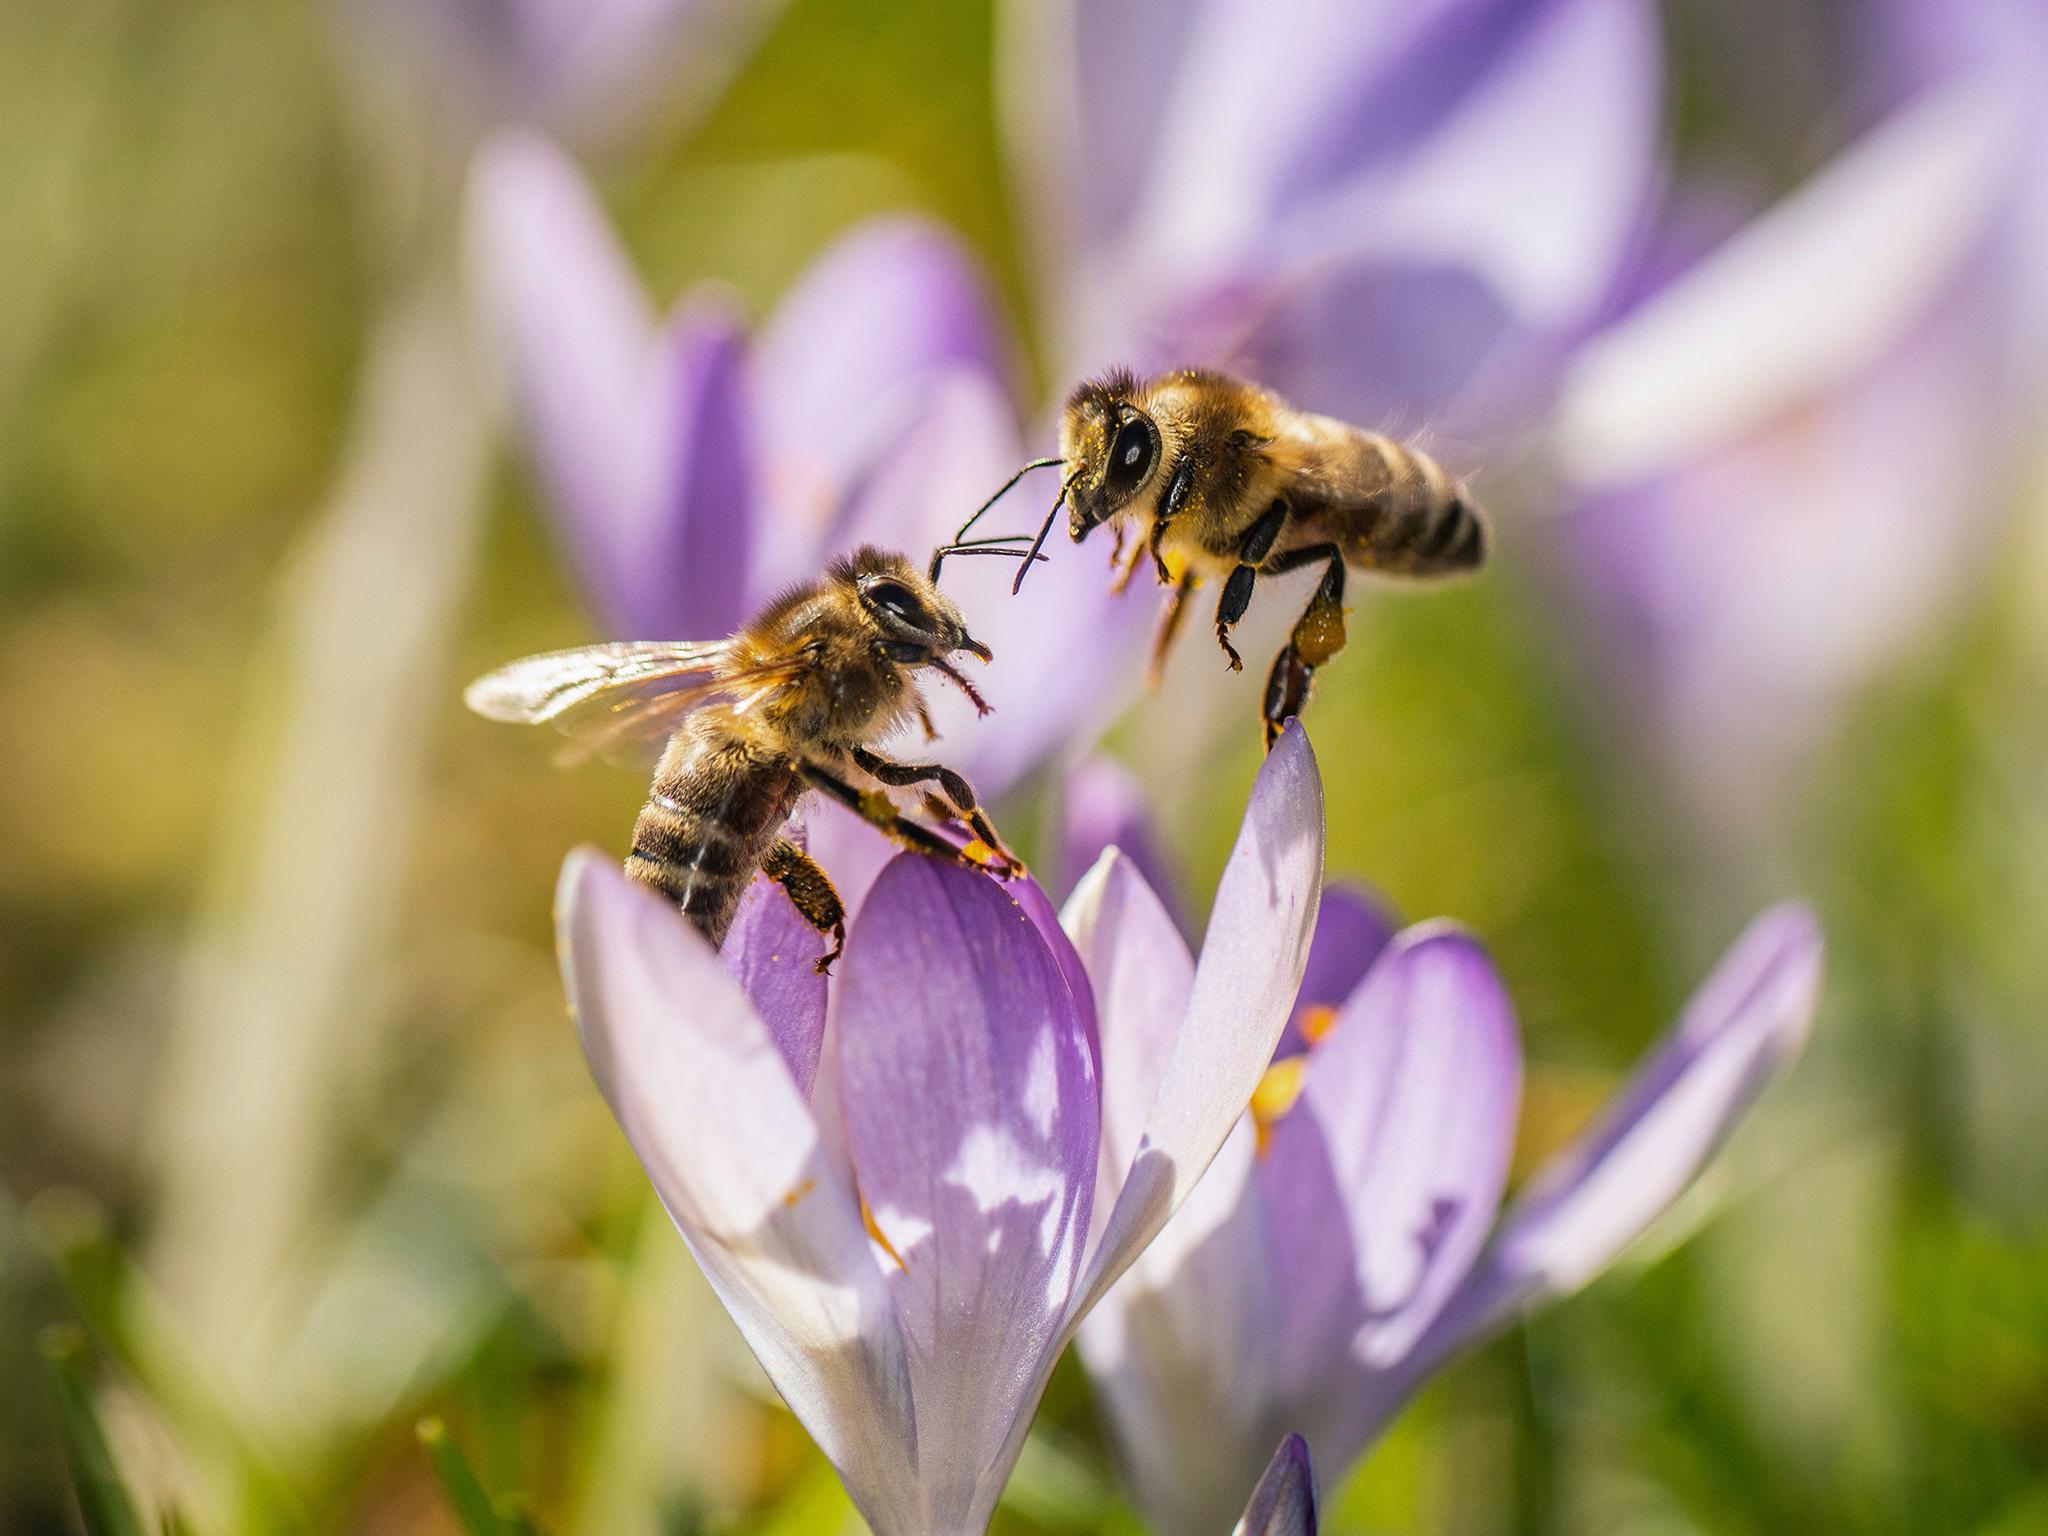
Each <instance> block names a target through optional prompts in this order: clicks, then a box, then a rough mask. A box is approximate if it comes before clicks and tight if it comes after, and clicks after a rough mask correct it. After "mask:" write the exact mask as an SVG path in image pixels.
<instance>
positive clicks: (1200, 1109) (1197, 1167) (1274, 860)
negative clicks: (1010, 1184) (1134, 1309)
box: [1072, 721, 1323, 1323]
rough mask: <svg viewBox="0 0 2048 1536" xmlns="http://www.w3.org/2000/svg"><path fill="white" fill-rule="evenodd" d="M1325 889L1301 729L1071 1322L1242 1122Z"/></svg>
mask: <svg viewBox="0 0 2048 1536" xmlns="http://www.w3.org/2000/svg"><path fill="white" fill-rule="evenodd" d="M1322 879H1323V788H1322V780H1321V778H1320V776H1319V775H1318V773H1317V771H1316V760H1315V753H1314V752H1313V750H1312V749H1311V748H1310V746H1309V744H1308V737H1307V735H1306V733H1304V732H1303V730H1302V728H1301V724H1300V722H1299V721H1293V722H1290V723H1289V725H1288V727H1287V729H1286V730H1284V731H1282V732H1281V734H1280V739H1279V740H1278V741H1276V742H1275V743H1274V745H1273V749H1272V751H1270V752H1268V753H1267V754H1266V761H1265V763H1264V764H1263V765H1262V766H1261V768H1260V769H1259V776H1258V779H1257V781H1256V782H1255V783H1254V784H1253V785H1252V793H1251V800H1250V802H1249V803H1248V804H1247V805H1246V807H1245V817H1244V825H1243V826H1242V827H1241V828H1240V829H1239V831H1238V837H1237V846H1236V847H1235V848H1234V849H1233V850H1232V851H1231V855H1230V862H1229V863H1228V864H1227V865H1226V866H1225V867H1224V871H1223V879H1222V881H1221V883H1220V884H1219V885H1218V886H1217V890H1216V902H1215V905H1214V907H1213V908H1212V910H1211V912H1210V915H1209V929H1208V932H1207V934H1206V935H1205V936H1204V938H1203V940H1202V953H1201V957H1200V959H1199V960H1198V961H1197V962H1196V965H1195V976H1194V983H1193V986H1192V987H1191V988H1190V991H1189V996H1188V1009H1187V1016H1186V1018H1185V1019H1184V1020H1183V1021H1182V1023H1181V1027H1180V1030H1179V1033H1178V1035H1177V1037H1176V1039H1175V1041H1174V1047H1173V1055H1172V1057H1171V1058H1170V1059H1169V1060H1168V1062H1167V1065H1166V1071H1165V1074H1164V1076H1163V1078H1162V1079H1161V1081H1160V1084H1159V1091H1158V1093H1157V1094H1156V1096H1155V1097H1154V1099H1153V1101H1152V1108H1151V1110H1150V1112H1149V1113H1148V1114H1147V1116H1146V1121H1145V1134H1144V1138H1143V1140H1142V1141H1141V1143H1140V1145H1139V1148H1138V1152H1137V1156H1136V1157H1135V1159H1134V1160H1133V1161H1132V1164H1131V1171H1130V1174H1129V1177H1128V1178H1126V1179H1125V1181H1124V1185H1123V1188H1122V1189H1120V1190H1119V1191H1118V1192H1117V1198H1116V1204H1115V1206H1114V1207H1113V1208H1112V1209H1111V1211H1110V1214H1109V1220H1108V1221H1107V1223H1105V1225H1104V1227H1103V1231H1102V1237H1101V1240H1100V1241H1099V1243H1098V1244H1097V1245H1096V1248H1095V1252H1094V1253H1093V1254H1092V1255H1091V1257H1090V1259H1089V1264H1088V1274H1087V1278H1086V1281H1085V1283H1084V1284H1083V1285H1082V1286H1081V1287H1080V1288H1079V1290H1078V1291H1077V1293H1076V1294H1077V1299H1076V1304H1075V1306H1074V1308H1073V1314H1072V1315H1073V1318H1074V1320H1075V1322H1077V1323H1078V1321H1079V1319H1080V1317H1081V1316H1082V1315H1084V1314H1085V1313H1086V1311H1087V1309H1088V1308H1089V1307H1090V1306H1092V1305H1093V1304H1094V1303H1095V1301H1096V1300H1097V1299H1098V1298H1099V1297H1100V1296H1101V1295H1102V1293H1103V1291H1105V1290H1106V1289H1108V1287H1109V1285H1110V1284H1111V1283H1112V1282H1113V1281H1114V1280H1115V1279H1116V1277H1117V1276H1118V1275H1120V1274H1122V1273H1123V1271H1124V1270H1125V1268H1126V1267H1128V1266H1129V1264H1130V1262H1131V1260H1132V1259H1133V1258H1135V1257H1136V1256H1137V1254H1138V1253H1139V1252H1140V1251H1141V1250H1142V1249H1143V1248H1144V1246H1145V1244H1146V1243H1148V1242H1150V1241H1151V1240H1152V1238H1153V1236H1154V1235H1155V1234H1157V1232H1158V1231H1159V1229H1160V1228H1161V1227H1162V1226H1164V1225H1165V1224H1166V1221H1167V1218H1168V1217H1170V1216H1171V1215H1172V1214H1173V1213H1174V1211H1175V1210H1176V1209H1178V1208H1179V1206H1180V1203H1181V1202H1182V1201H1183V1200H1185V1199H1186V1198H1187V1193H1188V1191H1189V1190H1190V1189H1191V1188H1192V1187H1193V1185H1194V1182H1195V1180H1196V1179H1198V1178H1200V1177H1201V1175H1202V1170H1203V1169H1204V1168H1206V1167H1207V1166H1208V1165H1209V1160H1210V1159H1211V1158H1212V1157H1214V1156H1215V1155H1216V1149H1217V1148H1218V1147H1220V1146H1221V1145H1222V1144H1223V1138H1224V1137H1225V1136H1227V1135H1228V1134H1229V1133H1230V1129H1231V1127H1232V1126H1233V1125H1235V1124H1236V1123H1237V1119H1238V1116H1239V1115H1241V1114H1242V1113H1243V1111H1244V1107H1245V1105H1246V1103H1247V1102H1249V1100H1250V1098H1251V1092H1252V1089H1253V1088H1254V1087H1255V1086H1256V1085H1257V1083H1258V1080H1259V1077H1260V1075H1261V1074H1262V1073H1263V1072H1264V1071H1265V1069H1266V1065H1267V1063H1268V1062H1269V1061H1270V1060H1271V1059H1272V1055H1273V1047H1274V1046H1275V1045H1276V1044H1277V1043H1278V1041H1279V1039H1280V1032H1281V1030H1282V1029H1284V1028H1285V1027H1286V1023H1287V1016H1288V1012H1289V1010H1290V1009H1291V1008H1292V1006H1293V1003H1294V995H1295V992H1296V990H1297V989H1298V988H1299V987H1300V985H1301V973H1302V969H1303V967H1304V966H1305V965H1306V964H1307V963H1308V945H1309V937H1310V935H1311V934H1312V932H1313V931H1314V928H1315V917H1316V903H1317V899H1318V897H1319V896H1320V894H1321V891H1322Z"/></svg>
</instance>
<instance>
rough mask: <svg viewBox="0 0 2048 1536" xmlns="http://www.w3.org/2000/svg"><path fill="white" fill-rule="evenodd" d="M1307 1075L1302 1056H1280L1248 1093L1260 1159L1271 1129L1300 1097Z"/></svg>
mask: <svg viewBox="0 0 2048 1536" xmlns="http://www.w3.org/2000/svg"><path fill="white" fill-rule="evenodd" d="M1307 1076H1308V1058H1307V1057H1306V1056H1288V1057H1284V1058H1282V1059H1281V1060H1279V1061H1276V1062H1274V1063H1273V1065H1272V1066H1270V1067H1268V1068H1266V1075H1265V1076H1264V1077H1262V1078H1260V1079H1259V1085H1258V1087H1256V1088H1254V1089H1253V1090H1252V1102H1251V1112H1252V1126H1253V1129H1254V1130H1255V1131H1256V1132H1257V1136H1258V1150H1259V1155H1260V1156H1262V1157H1263V1156H1264V1155H1265V1153H1266V1150H1267V1148H1268V1147H1269V1146H1270V1145H1271V1144H1272V1139H1273V1127H1274V1126H1275V1125H1277V1124H1279V1123H1280V1121H1282V1120H1283V1119H1285V1118H1286V1116H1287V1112H1288V1111H1289V1110H1290V1109H1292V1108H1294V1101H1295V1100H1296V1099H1298V1098H1300V1097H1301V1087H1302V1083H1303V1081H1304V1080H1305V1079H1306V1078H1307Z"/></svg>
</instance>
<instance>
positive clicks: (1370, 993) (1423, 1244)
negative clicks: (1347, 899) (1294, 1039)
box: [1259, 924, 1522, 1470]
mask: <svg viewBox="0 0 2048 1536" xmlns="http://www.w3.org/2000/svg"><path fill="white" fill-rule="evenodd" d="M1521 1067H1522V1063H1521V1052H1520V1048H1519V1046H1518V1044H1517V1041H1516V1037H1515V1021H1514V1010H1513V1008H1512V1006H1511V1005H1510V1004H1509V1002H1508V998H1507V994H1506V992H1505V990H1504V989H1503V988H1502V986H1501V984H1500V979H1499V977H1497V976H1496V975H1495V974H1494V970H1493V967H1492V965H1491V964H1490V963H1488V961H1487V958H1486V954H1485V952H1484V951H1483V950H1481V949H1480V947H1479V946H1478V945H1477V944H1476V943H1474V942H1473V941H1472V940H1471V939H1470V938H1469V937H1468V936H1466V935H1465V934H1462V933H1460V932H1458V931H1456V930H1455V929H1452V928H1450V927H1448V926H1447V925H1444V924H1425V925H1423V926H1421V927H1419V928H1413V929H1410V930H1409V931H1408V932H1406V933H1404V934H1403V935H1402V936H1401V937H1400V938H1398V939H1396V940H1395V941H1394V943H1393V944H1392V945H1391V946H1390V947H1389V949H1388V951H1387V953H1386V955H1385V956H1384V957H1383V958H1382V959H1381V961H1380V962H1379V964H1377V965H1376V966H1374V967H1373V969H1372V971H1371V973H1370V974H1369V975H1368V976H1367V977H1366V979H1365V981H1364V982H1363V983H1362V984H1361V985H1360V986H1359V987H1358V989H1357V991H1355V992H1354V993H1353V994H1352V996H1351V999H1350V1001H1349V1002H1348V1003H1347V1004H1346V1005H1345V1008H1344V1011H1343V1013H1342V1015H1341V1016H1340V1017H1339V1018H1338V1020H1337V1023H1336V1025H1335V1026H1334V1027H1333V1028H1332V1029H1331V1031H1330V1033H1329V1035H1328V1036H1327V1037H1326V1038H1325V1039H1324V1040H1323V1042H1322V1043H1321V1044H1320V1045H1318V1046H1317V1047H1316V1048H1315V1049H1314V1050H1313V1051H1312V1052H1311V1053H1310V1054H1309V1057H1308V1066H1307V1071H1306V1074H1305V1077H1304V1080H1303V1086H1302V1092H1301V1097H1300V1099H1299V1101H1298V1102H1297V1103H1296V1105H1295V1107H1294V1109H1293V1110H1292V1112H1291V1113H1289V1114H1287V1115H1286V1116H1285V1117H1284V1118H1283V1119H1281V1120H1280V1121H1279V1123H1278V1124H1276V1125H1275V1126H1274V1127H1273V1128H1272V1132H1271V1140H1270V1142H1269V1144H1268V1148H1267V1155H1266V1157H1265V1158H1264V1159H1263V1160H1262V1161H1261V1163H1260V1165H1259V1189H1260V1193H1261V1196H1262V1197H1263V1203H1264V1206H1265V1210H1266V1213H1267V1228H1268V1236H1269V1241H1270V1242H1271V1244H1272V1248H1273V1264H1274V1269H1275V1271H1276V1272H1277V1273H1278V1274H1280V1275H1282V1276H1283V1277H1285V1283H1286V1286H1287V1302H1288V1304H1287V1307H1286V1309H1285V1311H1284V1313H1283V1315H1282V1321H1281V1328H1282V1341H1281V1346H1280V1349H1279V1363H1278V1372H1279V1381H1280V1384H1279V1385H1278V1386H1277V1388H1276V1390H1275V1395H1276V1397H1277V1398H1278V1400H1279V1401H1280V1403H1281V1404H1282V1405H1283V1407H1284V1408H1285V1409H1286V1410H1288V1411H1287V1413H1286V1417H1287V1418H1288V1420H1289V1422H1292V1423H1294V1424H1296V1425H1298V1426H1299V1427H1300V1428H1301V1429H1303V1430H1305V1431H1306V1432H1307V1433H1308V1435H1309V1438H1310V1442H1311V1443H1312V1444H1313V1445H1314V1446H1315V1447H1316V1449H1317V1452H1318V1454H1319V1455H1320V1456H1321V1458H1322V1461H1323V1464H1324V1465H1325V1466H1326V1467H1331V1468H1336V1469H1340V1470H1341V1469H1342V1468H1345V1467H1348V1466H1349V1465H1350V1463H1351V1461H1352V1459H1353V1458H1354V1457H1355V1456H1356V1455H1357V1454H1358V1452H1359V1451H1360V1450H1361V1449H1362V1448H1363V1446H1364V1444H1365V1439H1366V1435H1367V1433H1368V1431H1369V1430H1370V1429H1371V1428H1372V1427H1374V1426H1373V1425H1372V1423H1371V1422H1370V1419H1369V1416H1368V1414H1367V1413H1366V1412H1365V1411H1364V1410H1362V1409H1361V1407H1360V1406H1359V1405H1358V1395H1359V1394H1358V1392H1357V1390H1356V1389H1357V1385H1358V1383H1360V1382H1361V1381H1362V1380H1364V1379H1365V1378H1366V1377H1367V1375H1368V1373H1370V1372H1372V1371H1374V1370H1376V1369H1379V1368H1382V1367H1384V1366H1385V1365H1386V1364H1387V1363H1388V1362H1389V1361H1390V1360H1394V1359H1398V1358H1399V1357H1400V1356H1402V1355H1403V1354H1405V1353H1406V1351H1407V1350H1408V1349H1409V1348H1410V1347H1411V1346H1412V1345H1413V1343H1414V1341H1415V1339H1416V1337H1417V1335H1418V1334H1419V1333H1420V1332H1421V1331H1422V1329H1423V1327H1424V1326H1425V1325H1426V1324H1427V1323H1428V1322H1429V1320H1430V1319H1431V1318H1432V1317H1433V1316H1435V1314H1436V1313H1437V1311H1438V1310H1439V1309H1440V1308H1441V1307H1442V1306H1443V1304H1444V1302H1445V1300H1446V1298H1447V1297H1449V1295H1450V1294H1451V1292H1452V1290H1453V1289H1454V1288H1455V1287H1456V1286H1457V1284H1458V1282H1459V1281H1460V1280H1462V1279H1463V1278H1464V1276H1465V1274H1466V1272H1467V1270H1468V1269H1470V1267H1471V1264H1472V1260H1473V1258H1474V1257H1475V1256H1476V1255H1477V1254H1478V1252H1479V1249H1480V1246H1481V1244H1482V1243H1483V1242H1484V1241H1485V1238H1486V1234H1487V1232H1488V1231H1489V1230H1490V1229H1491V1227H1492V1225H1493V1219H1494V1215H1495V1212H1496V1210H1497V1208H1498V1206H1499V1204H1500V1196H1501V1190H1502V1188H1503V1187H1504V1185H1505V1184H1506V1181H1507V1171H1508V1161H1509V1157H1510V1154H1511V1153H1512V1150H1513V1144H1514V1133H1515V1113H1516V1107H1517V1104H1518V1101H1519V1098H1520V1094H1521V1079H1522V1072H1521Z"/></svg>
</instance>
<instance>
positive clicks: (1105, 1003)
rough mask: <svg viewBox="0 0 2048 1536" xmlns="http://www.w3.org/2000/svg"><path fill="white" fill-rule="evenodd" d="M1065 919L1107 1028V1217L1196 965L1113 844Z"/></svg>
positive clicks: (1174, 1035)
mask: <svg viewBox="0 0 2048 1536" xmlns="http://www.w3.org/2000/svg"><path fill="white" fill-rule="evenodd" d="M1060 921H1061V923H1062V925H1063V926H1064V927H1065V928H1066V930H1067V932H1068V934H1070V935H1071V936H1072V938H1073V942H1074V948H1075V950H1076V951H1077V952H1078V953H1079V955H1080V958H1081V964H1082V965H1083V967H1084V968H1085V970H1086V973H1087V975H1088V977H1089V978H1090V981H1091V983H1092V988H1093V994H1094V999H1095V1016H1096V1020H1097V1024H1098V1027H1099V1028H1100V1030H1101V1032H1102V1178H1103V1185H1102V1190H1101V1194H1102V1196H1103V1197H1104V1198H1103V1201H1102V1204H1101V1208H1100V1214H1101V1215H1102V1216H1103V1217H1104V1218H1105V1219H1106V1218H1107V1216H1108V1213H1109V1208H1110V1205H1111V1203H1112V1202H1113V1201H1114V1200H1115V1197H1116V1192H1117V1191H1118V1190H1119V1189H1121V1188H1122V1187H1123V1183H1124V1179H1125V1177H1126V1175H1127V1174H1128V1173H1129V1171H1130V1167H1131V1160H1132V1159H1133V1158H1134V1157H1136V1156H1137V1154H1138V1144H1139V1142H1140V1140H1141V1139H1142V1138H1143V1136H1144V1133H1145V1118H1146V1116H1147V1115H1149V1114H1150V1113H1151V1112H1152V1101H1153V1099H1154V1098H1156V1097H1157V1096H1158V1093H1159V1083H1160V1080H1161V1079H1162V1078H1163V1077H1164V1076H1165V1075H1166V1064H1167V1062H1168V1060H1169V1059H1170V1058H1171V1057H1172V1055H1173V1044H1174V1041H1175V1039H1177V1038H1178V1036H1179V1034H1180V1030H1181V1024H1182V1021H1183V1020H1184V1019H1185V1018H1186V1017H1187V1011H1188V994H1189V993H1190V992H1191V991H1192V990H1193V987H1194V980H1195V962H1194V959H1193V957H1192V956H1190V955H1189V954H1188V946H1187V941H1186V940H1185V939H1183V938H1182V937H1181V936H1180V929H1179V927H1178V926H1176V925H1175V923H1174V921H1173V918H1172V917H1171V916H1170V915H1169V914H1168V912H1167V910H1166V907H1165V904H1164V903H1163V902H1161V901H1160V899H1159V898H1158V896H1157V895H1155V894H1154V893H1153V890H1152V887H1151V886H1150V885H1148V884H1147V883H1146V881H1145V876H1144V875H1143V873H1141V872H1140V870H1139V869H1138V866H1137V865H1136V863H1134V862H1133V861H1132V859H1131V858H1130V856H1129V855H1127V854H1125V853H1124V852H1123V850H1122V849H1120V848H1111V849H1108V850H1106V851H1105V852H1104V853H1103V855H1102V856H1101V858H1099V859H1098V860H1097V861H1096V863H1095V867H1094V868H1093V869H1091V870H1089V871H1088V873H1087V874H1086V875H1084V876H1082V877H1081V883H1080V884H1079V885H1078V886H1076V887H1075V888H1074V894H1073V895H1072V896H1070V897H1068V898H1067V905H1066V908H1065V910H1064V911H1063V912H1062V913H1061V915H1060Z"/></svg>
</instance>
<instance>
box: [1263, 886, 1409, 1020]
mask: <svg viewBox="0 0 2048 1536" xmlns="http://www.w3.org/2000/svg"><path fill="white" fill-rule="evenodd" d="M1395 927H1396V924H1395V921H1394V914H1393V910H1392V909H1391V908H1390V907H1389V906H1388V905H1387V899H1386V898H1385V897H1384V896H1382V895H1380V893H1379V892H1378V891H1375V890H1372V889H1370V888H1368V887H1366V886H1362V885H1357V884H1353V883H1344V884H1338V885H1325V886H1324V887H1323V901H1322V905H1321V906H1320V907H1319V908H1318V909H1317V911H1316V932H1315V937H1314V938H1313V939H1311V940H1310V941H1309V946H1308V965H1307V967H1306V968H1305V969H1303V971H1302V973H1301V992H1300V994H1299V995H1298V996H1297V997H1296V998H1295V1000H1294V1012H1293V1014H1292V1015H1291V1016H1290V1017H1289V1018H1288V1021H1287V1033H1286V1035H1285V1036H1283V1037H1282V1039H1281V1041H1280V1054H1282V1055H1293V1054H1294V1053H1295V1052H1297V1051H1302V1050H1306V1049H1307V1048H1308V1043H1309V1042H1308V1039H1307V1038H1306V1037H1305V1036H1304V1035H1303V1034H1302V1032H1301V1025H1302V1016H1303V1015H1304V1014H1305V1013H1308V1012H1309V1011H1310V1010H1312V1009H1313V1010H1326V1009H1335V1008H1337V1007H1339V1006H1340V1005H1341V1004H1342V1003H1343V1002H1344V1001H1345V999H1346V998H1348V997H1350V996H1351V993H1352V990H1353V989H1354V988H1355V987H1356V986H1357V985H1358V984H1359V983H1360V982H1361V981H1363V980H1364V979H1365V973H1366V972H1367V971H1369V970H1371V969H1372V966H1373V962H1374V961H1376V960H1377V959H1379V957H1380V951H1382V950H1384V949H1385V948H1386V947H1387V944H1388V942H1389V941H1390V940H1391V939H1392V938H1393V937H1394V929H1395Z"/></svg>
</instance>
